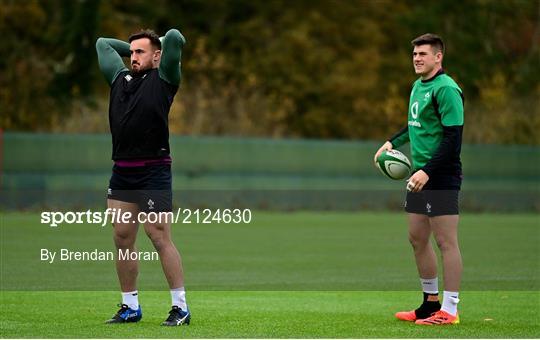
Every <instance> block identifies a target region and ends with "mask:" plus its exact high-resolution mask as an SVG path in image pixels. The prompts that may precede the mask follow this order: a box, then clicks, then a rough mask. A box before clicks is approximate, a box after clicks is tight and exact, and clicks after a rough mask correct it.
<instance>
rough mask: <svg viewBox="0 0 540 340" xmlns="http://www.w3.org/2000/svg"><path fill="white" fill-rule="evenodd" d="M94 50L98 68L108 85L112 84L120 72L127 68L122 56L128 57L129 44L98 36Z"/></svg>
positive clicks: (129, 53)
mask: <svg viewBox="0 0 540 340" xmlns="http://www.w3.org/2000/svg"><path fill="white" fill-rule="evenodd" d="M96 50H97V55H98V62H99V69H100V70H101V73H103V75H104V76H105V79H107V82H108V83H109V85H112V83H113V82H114V80H115V79H116V77H117V76H118V74H120V72H123V71H127V70H128V69H127V67H126V65H124V62H123V61H122V57H130V55H131V52H130V51H129V44H128V43H126V42H124V41H121V40H117V39H110V38H99V39H98V40H97V41H96Z"/></svg>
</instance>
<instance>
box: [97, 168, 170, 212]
mask: <svg viewBox="0 0 540 340" xmlns="http://www.w3.org/2000/svg"><path fill="white" fill-rule="evenodd" d="M107 198H109V199H113V200H117V201H122V202H130V203H137V204H138V205H139V209H140V211H143V212H168V211H172V176H171V165H170V164H163V165H150V166H140V167H119V166H116V165H115V166H113V170H112V176H111V180H110V181H109V189H108V190H107Z"/></svg>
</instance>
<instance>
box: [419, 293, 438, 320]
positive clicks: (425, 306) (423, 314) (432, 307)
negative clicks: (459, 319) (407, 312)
mask: <svg viewBox="0 0 540 340" xmlns="http://www.w3.org/2000/svg"><path fill="white" fill-rule="evenodd" d="M430 296H436V297H437V301H428V297H430ZM439 309H441V303H440V302H439V294H428V293H425V292H424V302H422V304H421V305H420V307H418V308H417V309H415V311H414V312H415V314H416V318H417V319H425V318H428V317H430V316H431V314H433V313H435V312H436V311H438V310H439Z"/></svg>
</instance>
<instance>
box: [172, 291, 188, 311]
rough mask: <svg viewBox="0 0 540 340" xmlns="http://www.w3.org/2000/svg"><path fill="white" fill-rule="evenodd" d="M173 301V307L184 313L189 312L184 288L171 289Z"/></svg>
mask: <svg viewBox="0 0 540 340" xmlns="http://www.w3.org/2000/svg"><path fill="white" fill-rule="evenodd" d="M171 300H172V305H173V306H178V308H180V309H181V310H183V311H187V303H186V291H185V290H184V287H180V288H175V289H171Z"/></svg>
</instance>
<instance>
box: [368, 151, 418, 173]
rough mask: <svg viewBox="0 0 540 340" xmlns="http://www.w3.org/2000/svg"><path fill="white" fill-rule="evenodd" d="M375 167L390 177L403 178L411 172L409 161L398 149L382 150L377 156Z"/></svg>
mask: <svg viewBox="0 0 540 340" xmlns="http://www.w3.org/2000/svg"><path fill="white" fill-rule="evenodd" d="M376 165H377V167H378V168H379V170H381V172H382V173H383V175H385V176H386V177H388V178H391V179H396V180H398V179H405V178H407V177H408V176H409V175H410V174H411V169H412V167H411V162H410V161H409V159H408V158H407V156H405V155H404V154H403V153H401V152H400V151H398V150H386V151H383V152H382V153H381V154H380V155H379V157H377V163H376Z"/></svg>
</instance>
